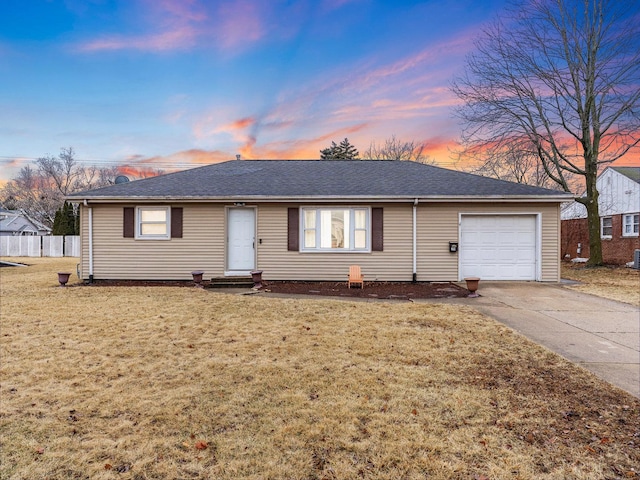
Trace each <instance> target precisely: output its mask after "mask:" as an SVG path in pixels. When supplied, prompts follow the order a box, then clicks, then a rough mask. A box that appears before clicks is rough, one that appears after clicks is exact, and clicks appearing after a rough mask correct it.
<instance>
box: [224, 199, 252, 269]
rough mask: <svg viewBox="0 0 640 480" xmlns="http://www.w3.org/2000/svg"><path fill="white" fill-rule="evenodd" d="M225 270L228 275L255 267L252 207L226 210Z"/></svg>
mask: <svg viewBox="0 0 640 480" xmlns="http://www.w3.org/2000/svg"><path fill="white" fill-rule="evenodd" d="M227 212H228V213H227V270H228V273H229V274H230V275H234V274H235V275H240V274H246V273H249V272H250V271H251V270H255V268H256V245H255V243H256V212H255V210H254V209H253V208H230V209H228V211H227Z"/></svg>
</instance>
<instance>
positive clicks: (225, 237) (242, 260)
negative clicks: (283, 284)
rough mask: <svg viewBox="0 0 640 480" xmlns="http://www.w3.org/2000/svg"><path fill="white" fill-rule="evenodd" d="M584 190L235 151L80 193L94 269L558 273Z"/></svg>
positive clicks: (409, 166)
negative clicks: (569, 205)
mask: <svg viewBox="0 0 640 480" xmlns="http://www.w3.org/2000/svg"><path fill="white" fill-rule="evenodd" d="M571 198H574V197H573V196H572V195H569V194H565V193H561V192H557V191H552V190H548V189H544V188H540V187H533V186H529V185H522V184H517V183H511V182H505V181H502V180H495V179H491V178H486V177H480V176H477V175H472V174H468V173H463V172H457V171H452V170H446V169H443V168H438V167H435V166H431V165H424V164H420V163H415V162H406V161H366V160H235V161H228V162H224V163H219V164H214V165H208V166H205V167H200V168H195V169H192V170H186V171H182V172H178V173H172V174H167V175H162V176H158V177H153V178H147V179H143V180H138V181H134V182H130V183H125V184H121V185H112V186H109V187H104V188H100V189H96V190H91V191H87V192H79V193H74V194H72V195H70V196H69V197H68V200H69V201H71V202H75V203H78V204H79V205H80V222H81V239H82V253H81V264H80V265H81V278H83V279H85V280H91V279H95V280H99V279H139V280H151V279H152V280H172V279H176V280H188V279H191V273H190V272H191V271H193V270H204V271H205V275H206V276H207V277H221V276H225V275H226V276H233V275H246V274H247V273H249V272H251V271H252V270H255V269H259V270H263V272H264V273H263V277H264V279H266V280H333V281H346V280H347V273H348V270H349V265H352V264H357V265H360V266H361V267H362V272H363V274H364V278H365V281H374V280H379V281H383V280H384V281H411V280H417V281H459V280H461V279H463V278H464V277H467V276H478V277H481V278H482V279H485V280H489V279H495V280H536V281H548V282H557V281H559V280H560V244H559V241H560V204H561V203H562V202H567V201H568V200H570V199H571Z"/></svg>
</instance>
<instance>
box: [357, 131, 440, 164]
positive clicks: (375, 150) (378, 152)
mask: <svg viewBox="0 0 640 480" xmlns="http://www.w3.org/2000/svg"><path fill="white" fill-rule="evenodd" d="M426 146H427V144H426V143H418V142H416V141H415V140H411V141H409V142H405V141H402V140H398V139H397V138H396V136H395V135H392V136H391V138H387V139H386V140H385V141H384V144H380V145H377V144H376V143H375V142H371V145H369V148H368V149H367V150H366V151H365V152H364V154H363V156H362V158H363V159H365V160H409V161H413V162H419V163H429V164H432V163H434V162H433V161H432V160H431V158H430V157H429V155H427V154H425V153H424V150H425V148H426Z"/></svg>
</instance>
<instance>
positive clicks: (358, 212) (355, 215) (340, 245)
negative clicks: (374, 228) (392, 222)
mask: <svg viewBox="0 0 640 480" xmlns="http://www.w3.org/2000/svg"><path fill="white" fill-rule="evenodd" d="M370 212H371V211H370V209H369V208H366V207H352V208H342V207H333V208H328V207H324V208H314V207H308V208H303V209H302V215H301V217H302V219H301V220H302V225H301V227H302V228H301V233H302V234H301V237H302V238H301V240H302V250H303V251H307V252H312V251H319V252H369V251H371V234H370V230H371V226H370V225H371V213H370Z"/></svg>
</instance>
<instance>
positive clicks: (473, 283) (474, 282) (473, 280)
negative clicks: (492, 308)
mask: <svg viewBox="0 0 640 480" xmlns="http://www.w3.org/2000/svg"><path fill="white" fill-rule="evenodd" d="M464 281H465V282H467V290H469V295H467V297H469V298H476V297H479V296H480V295H478V294H477V293H476V291H477V290H478V283H480V278H478V277H467V278H465V279H464Z"/></svg>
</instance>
